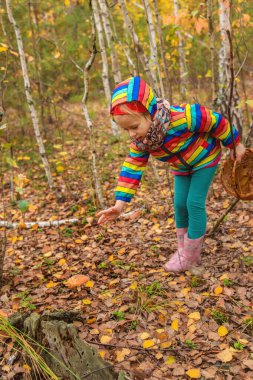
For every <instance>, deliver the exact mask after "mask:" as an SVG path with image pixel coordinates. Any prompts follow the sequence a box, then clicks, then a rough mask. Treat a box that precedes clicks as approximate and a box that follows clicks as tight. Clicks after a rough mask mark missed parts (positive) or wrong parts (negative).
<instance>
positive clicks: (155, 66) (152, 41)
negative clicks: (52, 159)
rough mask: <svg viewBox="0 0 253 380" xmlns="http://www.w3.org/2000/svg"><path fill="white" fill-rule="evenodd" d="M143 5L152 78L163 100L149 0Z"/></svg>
mask: <svg viewBox="0 0 253 380" xmlns="http://www.w3.org/2000/svg"><path fill="white" fill-rule="evenodd" d="M143 5H144V9H145V14H146V19H147V24H148V35H149V44H150V68H151V70H153V71H154V76H155V80H156V87H158V88H159V87H160V91H159V93H160V94H159V95H160V96H162V97H163V98H164V97H165V94H164V87H163V81H162V77H161V70H160V65H159V62H158V49H157V43H156V32H155V26H154V23H153V15H152V10H151V7H150V3H149V0H143ZM156 71H157V74H158V78H159V86H158V83H157V77H156Z"/></svg>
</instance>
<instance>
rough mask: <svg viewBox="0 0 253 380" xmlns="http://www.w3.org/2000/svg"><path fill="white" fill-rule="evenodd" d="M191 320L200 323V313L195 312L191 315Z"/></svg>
mask: <svg viewBox="0 0 253 380" xmlns="http://www.w3.org/2000/svg"><path fill="white" fill-rule="evenodd" d="M188 317H189V318H190V319H193V320H194V321H199V320H200V313H199V311H195V312H194V313H191V314H189V315H188Z"/></svg>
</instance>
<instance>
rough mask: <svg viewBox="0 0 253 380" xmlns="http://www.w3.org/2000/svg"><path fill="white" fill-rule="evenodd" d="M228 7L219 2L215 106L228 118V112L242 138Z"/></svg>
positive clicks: (228, 2) (220, 0)
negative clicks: (219, 37)
mask: <svg viewBox="0 0 253 380" xmlns="http://www.w3.org/2000/svg"><path fill="white" fill-rule="evenodd" d="M230 6H231V5H230V1H229V0H219V17H220V33H221V49H220V53H219V54H220V59H219V91H218V98H217V101H216V104H217V105H218V106H219V107H220V109H221V112H222V114H223V115H224V116H226V117H228V115H229V112H230V113H231V121H232V123H233V124H234V126H235V127H236V129H238V131H239V132H240V134H241V136H242V125H243V118H242V111H241V109H240V108H238V107H237V106H238V105H239V102H240V98H239V94H238V91H237V86H236V82H234V81H233V83H232V70H233V64H234V62H233V54H232V51H231V46H230V41H229V37H228V36H229V35H231V22H230ZM231 85H232V86H233V88H232V92H233V93H232V99H230V94H231ZM229 109H230V110H229Z"/></svg>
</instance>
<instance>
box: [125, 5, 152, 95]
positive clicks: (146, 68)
mask: <svg viewBox="0 0 253 380" xmlns="http://www.w3.org/2000/svg"><path fill="white" fill-rule="evenodd" d="M118 2H119V5H120V8H121V12H122V15H123V19H124V22H125V23H126V27H127V30H128V33H129V35H130V38H131V39H132V41H133V44H134V46H135V50H136V53H137V55H138V56H139V58H140V61H141V64H142V66H143V69H144V72H145V73H147V74H149V75H150V84H151V87H152V88H153V89H154V90H155V91H156V92H157V93H158V92H159V89H158V88H157V85H156V75H155V72H154V71H153V70H152V68H151V67H150V62H149V59H148V57H147V56H146V55H145V53H144V51H143V48H142V46H141V45H140V42H139V38H138V36H137V34H136V33H135V31H134V26H133V23H132V20H131V18H130V17H129V14H128V12H127V9H126V4H125V0H118Z"/></svg>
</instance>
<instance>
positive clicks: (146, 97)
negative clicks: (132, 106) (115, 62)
mask: <svg viewBox="0 0 253 380" xmlns="http://www.w3.org/2000/svg"><path fill="white" fill-rule="evenodd" d="M132 101H138V102H140V103H141V104H143V106H144V107H145V108H146V109H147V111H148V112H149V113H150V114H151V115H152V116H153V115H154V113H155V111H156V109H157V102H156V97H155V94H154V92H153V90H152V88H151V87H150V86H149V85H148V84H147V83H146V82H145V81H144V80H143V79H141V78H140V77H139V76H136V77H131V78H128V79H126V80H125V81H123V82H121V83H119V84H118V85H117V86H116V87H115V89H114V91H113V93H112V100H111V113H113V112H112V111H113V108H114V107H116V106H117V105H119V104H124V103H127V102H132Z"/></svg>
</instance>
